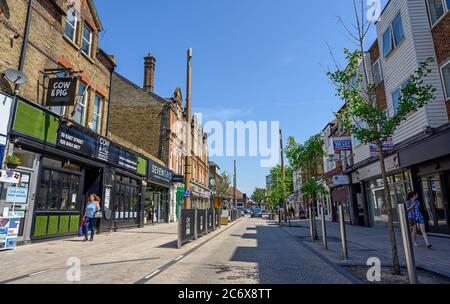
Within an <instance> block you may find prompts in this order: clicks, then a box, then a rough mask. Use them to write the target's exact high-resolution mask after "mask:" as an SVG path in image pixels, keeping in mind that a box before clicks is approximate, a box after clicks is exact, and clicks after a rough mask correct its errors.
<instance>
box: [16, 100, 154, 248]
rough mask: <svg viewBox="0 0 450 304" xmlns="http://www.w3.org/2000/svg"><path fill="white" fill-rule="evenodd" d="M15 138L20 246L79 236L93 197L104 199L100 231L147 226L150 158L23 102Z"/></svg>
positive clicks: (17, 118) (18, 112)
mask: <svg viewBox="0 0 450 304" xmlns="http://www.w3.org/2000/svg"><path fill="white" fill-rule="evenodd" d="M10 134H11V138H10V142H11V144H12V146H13V153H14V155H16V156H18V157H19V158H20V160H21V164H20V165H19V166H18V167H17V168H15V169H14V170H15V171H17V172H19V173H21V176H22V179H21V184H20V187H21V188H22V190H23V191H22V192H21V193H25V195H24V198H23V200H21V203H20V204H17V203H16V208H17V210H18V212H21V214H22V225H21V226H22V228H21V236H20V238H19V241H22V242H28V241H39V240H46V239H51V238H56V237H66V236H73V235H76V234H78V231H79V228H80V223H81V219H82V216H83V213H84V208H85V204H86V201H87V200H88V197H89V195H90V194H97V195H99V196H100V197H101V198H102V203H101V215H100V216H101V217H99V220H98V221H97V230H98V231H114V230H117V229H120V228H125V227H127V228H128V227H139V226H141V225H142V222H143V200H142V191H143V186H142V181H143V180H144V179H145V177H146V174H147V166H148V164H147V159H145V158H143V157H141V156H140V155H138V154H137V153H134V152H133V151H129V150H127V149H126V148H124V147H122V146H120V145H119V144H117V143H114V142H112V141H111V140H109V139H107V138H105V137H102V136H99V135H98V134H97V133H94V132H92V131H91V130H89V129H87V128H84V127H82V126H80V125H77V124H74V123H73V122H71V121H68V120H65V119H63V118H61V117H60V116H57V115H55V114H54V113H52V112H50V111H48V110H47V109H45V108H42V107H40V106H38V105H36V104H33V103H30V102H28V101H24V100H20V99H19V100H18V101H17V103H16V108H15V111H14V117H13V124H12V130H11V132H10ZM16 213H17V212H16Z"/></svg>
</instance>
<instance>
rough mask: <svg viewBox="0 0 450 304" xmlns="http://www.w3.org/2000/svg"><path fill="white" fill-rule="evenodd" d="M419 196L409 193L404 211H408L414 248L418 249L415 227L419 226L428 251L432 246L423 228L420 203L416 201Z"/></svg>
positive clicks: (415, 193) (423, 222) (423, 221)
mask: <svg viewBox="0 0 450 304" xmlns="http://www.w3.org/2000/svg"><path fill="white" fill-rule="evenodd" d="M418 197H419V195H418V194H417V192H411V193H409V194H408V197H407V200H406V210H407V211H408V221H409V224H410V225H411V228H412V237H413V241H414V246H416V247H419V245H418V244H417V226H419V228H420V231H421V232H422V236H423V239H424V240H425V243H426V244H427V247H428V248H429V249H430V248H431V247H432V245H431V244H430V242H429V241H428V235H427V231H426V228H425V220H424V218H423V215H422V212H421V211H420V202H419V200H418Z"/></svg>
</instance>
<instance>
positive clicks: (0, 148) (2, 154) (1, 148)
mask: <svg viewBox="0 0 450 304" xmlns="http://www.w3.org/2000/svg"><path fill="white" fill-rule="evenodd" d="M4 157H5V146H0V164H3V158H4Z"/></svg>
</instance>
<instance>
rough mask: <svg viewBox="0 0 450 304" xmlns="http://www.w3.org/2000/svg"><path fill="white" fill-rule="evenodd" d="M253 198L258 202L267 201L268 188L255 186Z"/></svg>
mask: <svg viewBox="0 0 450 304" xmlns="http://www.w3.org/2000/svg"><path fill="white" fill-rule="evenodd" d="M252 200H253V201H254V202H256V203H259V204H262V203H265V202H266V189H262V188H255V190H254V191H253V194H252Z"/></svg>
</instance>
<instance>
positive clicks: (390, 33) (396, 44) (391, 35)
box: [382, 12, 406, 58]
mask: <svg viewBox="0 0 450 304" xmlns="http://www.w3.org/2000/svg"><path fill="white" fill-rule="evenodd" d="M399 16H400V20H401V25H402V31H403V38H402V39H401V40H400V41H399V42H398V43H395V35H394V26H393V24H394V20H395V19H397V17H399ZM388 31H389V35H390V41H391V49H390V50H389V52H387V53H386V54H385V53H384V35H385V34H386V33H387V32H388ZM405 38H406V34H405V27H404V25H403V18H402V14H401V12H398V14H397V15H395V17H394V19H392V21H391V23H390V24H389V28H388V29H387V30H386V31H385V32H384V33H383V39H382V40H383V56H384V58H386V57H388V56H389V55H390V54H391V53H392V52H393V51H394V50H395V49H396V48H397V46H399V45H400V44H401V43H402V42H403V41H404V40H405Z"/></svg>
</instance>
